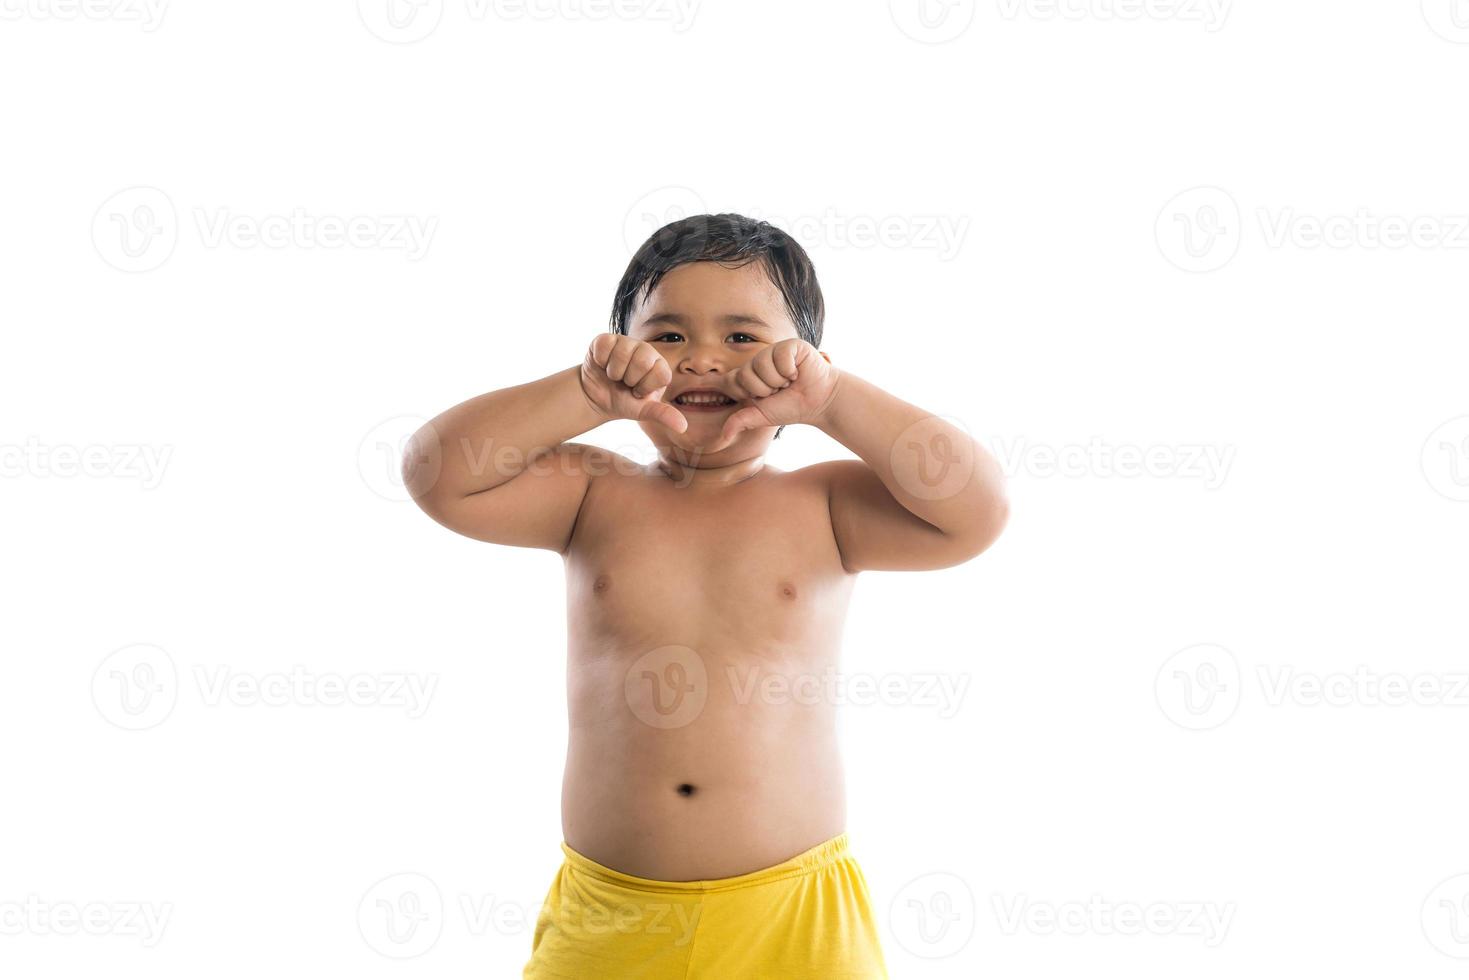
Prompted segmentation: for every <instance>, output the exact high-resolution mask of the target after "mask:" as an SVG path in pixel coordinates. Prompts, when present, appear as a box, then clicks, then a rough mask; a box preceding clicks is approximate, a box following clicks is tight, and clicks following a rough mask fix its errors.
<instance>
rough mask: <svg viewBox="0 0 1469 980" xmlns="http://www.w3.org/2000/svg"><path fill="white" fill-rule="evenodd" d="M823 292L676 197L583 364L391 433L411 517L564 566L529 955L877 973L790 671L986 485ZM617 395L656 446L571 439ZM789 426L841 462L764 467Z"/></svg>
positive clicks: (986, 521) (814, 688)
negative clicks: (874, 380) (679, 209)
mask: <svg viewBox="0 0 1469 980" xmlns="http://www.w3.org/2000/svg"><path fill="white" fill-rule="evenodd" d="M823 316H824V305H823V301H822V298H821V290H820V287H819V286H818V285H817V282H816V275H815V270H814V269H813V268H812V265H811V261H810V259H809V258H808V257H807V255H806V253H805V251H804V250H803V249H802V248H801V246H800V245H799V244H797V243H796V242H795V241H794V240H793V239H791V238H790V237H789V236H788V235H786V234H785V233H783V232H781V231H779V230H777V229H775V228H773V227H772V226H770V225H768V224H766V223H765V222H761V221H753V220H751V219H749V218H745V217H741V216H739V215H732V214H722V215H697V216H693V217H690V218H685V219H683V220H681V221H677V222H674V223H673V224H670V225H668V226H666V227H664V228H663V229H661V230H659V231H658V232H657V233H656V234H654V235H653V237H652V238H650V239H649V240H648V241H647V242H646V243H645V244H644V245H643V246H642V247H641V248H640V249H639V250H638V253H637V254H636V255H635V256H634V257H633V259H632V262H631V264H630V265H629V266H628V269H627V272H626V273H625V274H624V276H623V278H622V282H621V284H620V285H619V286H618V290H617V296H616V300H615V303H614V306H613V313H612V332H610V333H606V334H603V335H601V336H598V337H597V338H595V339H594V340H593V341H592V344H591V348H590V350H588V352H587V354H586V357H585V359H584V360H583V362H582V363H581V364H580V365H579V366H577V367H572V368H568V369H566V370H564V371H560V372H558V373H556V374H553V375H551V376H550V377H547V378H542V379H541V380H539V381H533V382H530V383H529V384H523V385H519V386H516V387H513V388H506V389H504V390H501V391H494V392H490V393H489V394H485V395H480V396H479V397H477V398H472V399H470V400H469V401H467V402H464V403H463V404H461V405H457V406H455V407H454V408H451V409H449V410H448V411H447V412H445V413H443V414H442V415H440V416H439V417H437V418H436V419H434V420H433V421H432V422H430V423H429V424H427V425H426V426H424V427H423V429H421V430H420V431H419V432H418V433H417V434H416V435H415V436H414V437H413V440H412V443H411V445H410V446H409V448H408V452H407V453H406V454H405V459H404V479H405V483H406V484H407V485H408V487H409V488H410V490H411V491H412V492H413V494H414V497H415V499H416V500H417V501H418V503H419V505H420V506H421V507H422V508H423V509H424V511H426V512H427V513H428V514H429V515H430V516H431V517H433V518H434V519H435V520H437V521H438V522H440V523H441V524H444V525H445V526H447V527H449V528H451V529H452V530H455V531H458V532H459V533H461V534H465V535H468V536H469V537H472V538H477V539H480V540H482V541H490V542H494V543H496V544H505V545H516V546H519V547H530V548H547V549H550V550H552V551H555V552H558V553H559V554H560V555H561V556H562V558H563V559H564V560H565V564H566V580H567V615H568V646H569V649H568V657H567V688H568V691H567V695H568V712H569V719H570V736H569V744H568V752H567V759H566V772H565V778H564V783H563V791H562V835H563V843H562V845H561V847H562V851H563V852H564V857H565V860H564V862H563V863H562V866H561V869H560V871H559V873H558V875H557V877H556V879H555V881H554V882H553V884H552V886H551V889H550V893H549V895H548V896H547V899H546V902H545V904H544V906H543V908H542V909H541V912H540V915H539V918H538V921H537V924H536V928H535V934H534V938H533V944H532V956H531V960H530V962H529V963H528V964H527V966H526V968H525V972H524V976H525V977H526V978H543V977H556V978H578V980H616V978H623V977H640V978H664V977H668V978H674V977H677V978H680V980H683V978H694V977H707V978H718V980H731V978H745V977H748V978H780V980H798V978H822V980H835V978H852V980H856V978H861V980H869V978H879V977H886V976H887V971H886V968H885V966H884V964H883V958H882V952H881V949H880V946H879V942H878V927H877V922H876V919H875V916H874V914H873V910H872V907H871V897H870V895H869V893H868V890H867V883H866V881H865V879H864V878H863V875H862V872H861V870H860V868H859V867H858V865H857V863H856V861H855V859H854V858H853V857H852V856H851V855H850V853H849V852H848V849H847V838H846V833H845V819H846V812H845V800H844V790H843V777H842V765H841V759H840V754H839V749H838V745H837V739H836V731H835V717H834V711H835V705H834V704H833V703H830V700H831V699H827V700H823V699H821V698H820V697H812V696H810V694H811V692H819V691H821V690H822V689H823V688H822V679H823V678H825V677H827V676H828V675H829V674H830V673H831V672H833V671H835V670H836V668H837V664H838V659H839V641H840V638H841V633H842V625H843V620H844V618H845V615H846V611H847V604H848V600H849V599H850V597H851V593H852V585H853V582H854V580H855V578H856V575H857V573H858V572H860V571H863V570H866V569H927V568H943V567H947V566H951V565H956V564H958V563H960V562H963V561H967V560H968V559H970V558H973V557H974V556H975V555H978V554H979V553H980V552H981V551H983V550H984V549H985V548H986V547H988V546H989V544H990V543H991V542H992V541H994V540H995V537H996V536H997V535H998V534H999V533H1000V530H1001V528H1002V527H1003V526H1004V524H1005V519H1006V502H1005V496H1004V491H1003V488H1002V485H1001V483H1002V481H1001V477H1000V474H999V471H998V467H997V466H996V464H995V462H994V460H993V459H992V458H991V457H990V456H989V455H988V454H987V453H986V452H984V450H982V449H981V448H980V447H979V446H977V445H976V444H975V443H974V442H973V441H972V440H971V439H970V438H969V437H968V436H967V435H966V434H965V433H964V432H963V431H962V430H961V429H958V428H956V427H954V426H952V425H949V424H948V423H946V422H944V421H943V420H941V419H939V418H936V417H934V416H932V415H930V414H929V413H927V412H925V411H923V410H921V409H919V408H916V407H914V406H912V405H910V404H908V403H906V402H903V401H900V400H899V399H897V398H894V397H893V396H892V395H889V394H887V393H886V392H884V391H882V390H881V389H880V388H878V387H877V386H876V385H873V384H871V383H870V382H868V381H865V380H863V379H862V378H858V377H856V376H854V375H851V374H848V373H846V372H843V371H841V370H839V369H838V368H836V367H835V366H833V365H832V364H831V363H830V359H829V358H828V357H827V356H826V355H825V354H824V353H821V352H819V351H818V350H817V349H816V345H818V344H820V343H821V333H822V320H823ZM611 419H635V420H636V421H637V422H638V423H639V425H640V427H641V428H642V430H643V431H644V432H645V433H646V434H647V436H648V438H649V439H651V440H652V441H653V443H654V445H655V446H656V447H657V449H658V461H657V463H656V464H649V465H637V464H635V463H633V462H631V461H630V460H628V459H626V458H625V457H622V456H620V455H617V454H615V453H609V452H607V451H605V450H602V449H598V448H595V447H592V446H587V445H583V444H579V443H575V442H570V441H568V440H571V439H573V438H575V437H576V436H578V435H580V434H581V433H584V432H587V431H588V430H590V429H594V428H596V427H597V426H599V425H601V424H602V423H604V422H607V421H609V420H611ZM797 423H803V424H806V425H811V426H815V427H817V428H819V429H821V430H822V431H823V432H825V433H827V434H828V435H829V436H831V437H832V438H833V439H835V440H837V441H838V442H840V443H841V444H842V445H844V446H846V447H847V448H848V449H849V450H851V451H852V452H853V453H854V454H856V455H857V456H858V457H860V459H856V460H837V461H833V462H826V463H819V464H817V465H814V466H807V467H803V468H801V469H798V470H795V471H793V472H781V471H779V470H776V469H773V468H772V467H770V466H767V465H765V463H764V461H763V457H764V454H765V452H766V449H767V448H768V447H769V445H770V441H771V439H772V438H774V437H775V436H777V435H778V434H779V429H780V427H783V426H786V425H793V424H797ZM486 460H490V461H491V462H490V463H489V464H488V465H487V464H486V462H485V461H486ZM772 692H773V693H772ZM803 695H804V696H803Z"/></svg>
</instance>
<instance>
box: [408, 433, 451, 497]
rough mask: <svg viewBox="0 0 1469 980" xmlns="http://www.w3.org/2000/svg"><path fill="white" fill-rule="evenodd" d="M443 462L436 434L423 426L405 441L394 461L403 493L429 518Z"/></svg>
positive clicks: (438, 486) (439, 489)
mask: <svg viewBox="0 0 1469 980" xmlns="http://www.w3.org/2000/svg"><path fill="white" fill-rule="evenodd" d="M443 462H444V456H443V450H442V447H441V446H440V445H439V438H438V434H437V433H436V432H434V431H432V427H431V426H424V427H423V428H422V429H419V430H418V431H417V432H415V433H413V435H412V436H410V437H409V439H408V442H407V444H406V445H405V446H404V447H403V455H402V457H401V459H399V461H398V474H399V476H400V478H401V479H402V481H403V489H405V490H407V491H408V494H409V496H411V497H412V498H413V499H414V501H415V502H417V504H418V506H420V507H422V508H423V509H424V510H426V511H428V512H429V513H430V514H432V513H433V507H434V502H435V499H436V498H437V497H438V496H439V495H440V491H441V490H442V487H441V481H440V479H439V477H440V476H442V475H443Z"/></svg>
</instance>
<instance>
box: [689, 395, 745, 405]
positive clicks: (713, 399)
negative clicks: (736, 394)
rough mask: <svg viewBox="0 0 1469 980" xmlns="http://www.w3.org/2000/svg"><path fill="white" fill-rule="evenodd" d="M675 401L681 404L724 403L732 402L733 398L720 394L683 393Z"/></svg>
mask: <svg viewBox="0 0 1469 980" xmlns="http://www.w3.org/2000/svg"><path fill="white" fill-rule="evenodd" d="M677 401H678V402H679V403H680V404H683V405H726V404H730V405H732V404H734V400H733V399H731V398H728V397H726V396H724V395H720V394H704V393H698V394H683V395H679V396H678V399H677Z"/></svg>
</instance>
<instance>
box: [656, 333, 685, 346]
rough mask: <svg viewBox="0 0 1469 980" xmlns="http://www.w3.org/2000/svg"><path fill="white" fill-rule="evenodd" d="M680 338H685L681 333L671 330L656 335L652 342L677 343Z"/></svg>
mask: <svg viewBox="0 0 1469 980" xmlns="http://www.w3.org/2000/svg"><path fill="white" fill-rule="evenodd" d="M680 340H683V336H682V335H681V334H676V333H674V332H673V331H671V330H670V331H669V332H668V333H660V334H659V335H658V336H656V337H654V338H653V340H652V342H653V343H655V344H660V343H668V344H676V343H678V342H679V341H680Z"/></svg>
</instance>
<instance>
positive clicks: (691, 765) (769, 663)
mask: <svg viewBox="0 0 1469 980" xmlns="http://www.w3.org/2000/svg"><path fill="white" fill-rule="evenodd" d="M828 642H830V641H828ZM823 645H825V644H823ZM831 646H832V647H834V646H835V643H834V642H833V643H831ZM834 664H835V651H834V649H830V650H822V651H820V652H819V653H817V654H815V655H813V656H811V657H807V656H803V655H801V654H791V653H789V652H787V653H783V654H778V655H774V656H772V655H769V654H765V655H762V656H749V655H745V654H743V653H742V652H741V651H738V650H736V651H720V650H709V649H707V648H706V649H705V650H703V651H701V652H697V653H696V652H695V651H694V650H693V649H691V648H689V647H685V646H665V647H657V648H654V649H652V650H648V651H644V652H640V653H635V654H621V653H618V652H613V653H605V652H600V651H598V652H593V653H587V652H586V651H577V650H573V651H572V654H571V658H570V660H569V661H568V677H567V680H568V697H569V702H568V709H569V719H570V738H569V745H568V753H567V765H566V775H565V782H564V784H563V789H562V829H563V834H564V836H565V839H566V842H567V843H568V844H569V845H570V846H571V847H572V848H573V849H575V850H577V851H579V852H580V853H582V854H585V855H586V856H587V857H590V858H591V859H592V860H594V861H596V862H598V863H599V864H604V865H606V866H608V867H610V868H614V869H616V870H618V871H622V872H625V873H627V874H632V875H638V876H640V877H644V878H656V879H660V880H665V881H690V880H696V879H709V878H725V877H730V876H732V875H738V874H743V873H745V872H748V871H754V870H758V869H760V868H765V867H769V866H771V865H774V864H778V863H780V862H781V861H783V860H785V859H787V858H789V857H792V856H793V855H796V854H799V853H800V852H802V851H804V850H806V849H807V848H809V847H812V846H814V845H816V844H819V843H821V842H822V841H824V840H828V839H830V838H831V837H834V836H836V835H837V834H839V833H842V832H843V831H844V830H845V829H846V828H845V819H846V807H845V796H844V788H843V779H842V771H841V759H840V754H839V750H838V746H837V739H836V730H835V710H836V705H835V703H834V700H835V699H834V698H833V697H832V690H833V683H834V677H835V666H834ZM828 665H831V666H830V667H828Z"/></svg>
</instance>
